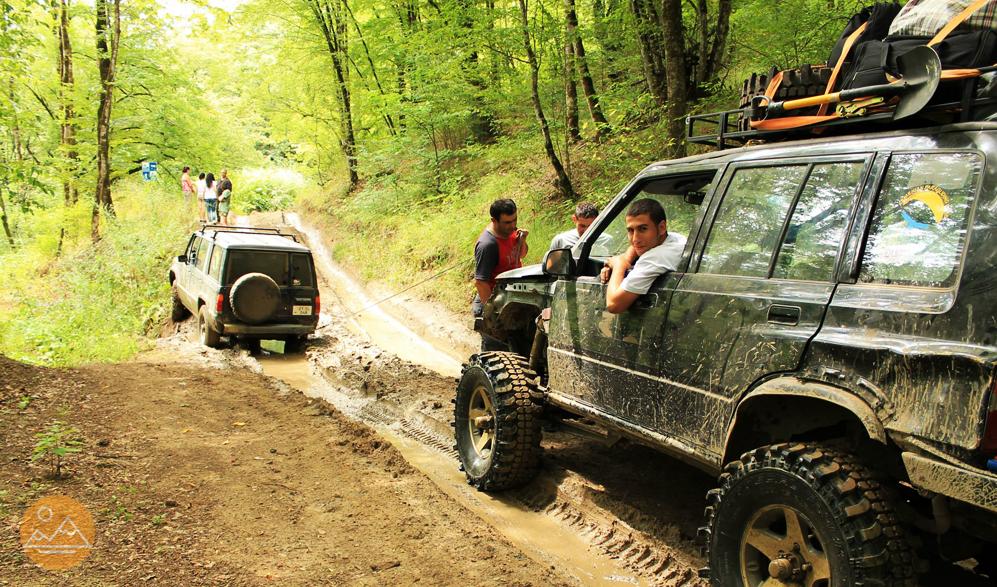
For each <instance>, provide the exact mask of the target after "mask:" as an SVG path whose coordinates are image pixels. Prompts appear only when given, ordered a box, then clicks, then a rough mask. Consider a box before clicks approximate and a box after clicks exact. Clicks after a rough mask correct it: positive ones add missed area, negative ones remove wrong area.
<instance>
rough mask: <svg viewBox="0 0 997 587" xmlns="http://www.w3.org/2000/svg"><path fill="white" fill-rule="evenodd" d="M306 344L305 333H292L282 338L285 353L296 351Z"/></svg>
mask: <svg viewBox="0 0 997 587" xmlns="http://www.w3.org/2000/svg"><path fill="white" fill-rule="evenodd" d="M306 344H308V335H307V334H293V335H289V336H287V337H285V338H284V352H285V353H297V352H300V351H301V350H302V349H304V348H305V345H306Z"/></svg>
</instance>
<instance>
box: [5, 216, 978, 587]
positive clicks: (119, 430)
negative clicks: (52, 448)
mask: <svg viewBox="0 0 997 587" xmlns="http://www.w3.org/2000/svg"><path fill="white" fill-rule="evenodd" d="M264 221H280V217H279V215H278V216H277V217H275V218H273V217H272V218H269V219H264ZM311 234H312V238H313V239H319V238H321V237H320V236H319V235H318V233H316V232H312V233H311ZM310 244H311V245H312V246H313V248H314V249H315V250H316V251H317V252H318V253H319V259H318V264H319V266H320V272H321V273H322V278H323V280H324V283H323V284H322V296H323V306H324V308H325V312H324V314H323V317H322V321H321V327H320V330H319V332H318V333H317V336H316V337H315V338H314V339H313V340H312V341H311V342H310V344H309V345H308V347H307V350H306V351H305V352H303V353H298V354H294V355H283V354H281V353H279V352H273V353H271V352H267V351H264V352H261V353H259V354H258V355H256V356H252V355H250V354H249V353H248V352H247V351H244V350H241V349H239V348H238V347H237V346H234V345H233V346H230V347H227V348H223V349H218V350H213V349H205V348H203V347H200V346H199V345H197V344H194V343H193V342H191V341H192V340H193V338H194V336H193V332H192V325H191V324H190V323H189V322H187V323H181V324H177V325H173V324H170V325H167V326H166V327H165V328H164V336H163V338H162V339H161V340H160V341H159V344H158V345H157V347H156V349H155V350H153V351H151V352H147V353H144V354H143V355H142V356H140V357H139V358H138V359H137V360H136V361H133V362H131V363H127V364H122V365H112V366H93V367H86V368H81V369H74V370H48V369H39V368H33V367H27V366H24V365H20V364H17V363H13V362H10V361H7V360H5V359H2V358H0V435H2V438H0V441H2V444H0V446H2V449H0V458H2V459H3V461H2V462H3V465H4V466H3V467H2V468H0V522H2V528H3V529H2V531H0V585H18V586H20V585H47V584H50V583H51V582H52V581H53V577H54V576H53V575H52V574H51V573H49V572H47V571H44V570H41V569H39V568H38V567H36V566H35V565H34V564H33V563H31V562H30V561H28V560H27V559H26V558H25V556H24V554H23V551H22V550H21V548H20V545H19V543H18V527H19V525H20V523H21V515H22V513H23V512H24V510H25V507H26V506H27V505H28V504H29V503H31V502H32V501H33V500H35V499H37V498H39V497H41V496H44V495H48V494H51V493H54V492H59V493H64V494H68V495H72V496H73V497H75V498H76V499H78V500H79V501H81V502H82V503H83V504H84V505H86V507H87V508H89V510H90V511H91V513H92V514H93V517H94V519H95V522H96V526H97V531H98V535H97V539H96V541H95V548H94V549H93V552H92V554H91V555H90V557H89V558H88V559H86V560H85V561H84V562H83V563H82V564H81V565H80V566H78V567H76V568H74V569H72V570H70V571H66V572H64V573H62V574H60V575H58V582H60V583H65V584H81V585H91V584H121V585H135V584H161V585H181V584H183V585H187V584H219V585H276V584H281V585H284V584H287V585H314V584H329V585H410V584H417V583H418V584H425V585H457V584H471V585H479V584H480V585H562V584H563V585H665V586H702V585H704V583H703V582H702V581H700V579H698V577H697V576H696V569H697V568H698V567H699V566H701V565H702V564H703V561H702V559H701V558H700V556H699V551H698V547H697V546H696V544H695V540H694V537H695V534H696V528H697V526H698V524H699V522H700V516H701V512H702V507H703V496H704V494H705V492H706V490H707V489H708V488H710V487H711V486H712V484H713V479H711V478H709V477H708V476H706V475H704V474H703V473H701V472H699V471H698V470H696V469H693V468H691V467H688V466H686V465H683V464H681V463H679V462H677V461H674V460H672V459H669V458H666V457H664V456H662V455H660V454H657V453H655V452H653V451H650V450H648V449H645V448H643V447H640V446H636V445H627V444H617V445H615V446H613V447H607V446H603V445H602V444H601V443H600V442H599V441H598V440H595V439H588V440H586V439H581V438H578V437H577V436H572V435H568V434H565V433H562V432H559V431H557V430H546V431H545V433H544V450H545V454H544V459H543V467H542V470H541V472H540V474H539V476H538V478H537V479H536V480H535V481H534V482H533V483H531V484H529V485H528V486H527V487H525V488H523V489H520V490H517V491H512V492H507V493H504V494H500V495H489V494H484V493H479V492H476V491H473V490H471V489H470V488H469V486H468V485H467V484H466V483H465V481H464V478H463V474H462V473H460V472H459V471H458V470H457V463H456V458H455V454H454V452H453V449H452V444H453V440H452V430H451V428H450V426H449V422H450V420H451V418H452V414H451V404H450V399H451V397H452V394H453V388H454V379H453V376H454V375H455V374H456V373H455V370H456V369H457V367H458V366H459V362H458V361H457V358H456V357H457V356H459V354H460V353H461V352H463V350H464V349H463V348H462V347H466V345H467V344H469V343H468V339H467V336H466V332H461V330H460V328H458V327H455V326H453V324H455V323H456V320H455V318H454V317H452V316H447V315H445V314H439V315H434V316H432V318H433V319H434V320H435V322H436V324H435V325H434V324H433V321H434V320H429V321H426V320H423V321H420V320H406V318H405V317H406V315H408V316H410V317H411V316H412V315H425V312H424V311H421V310H422V309H420V310H419V311H414V312H413V311H410V310H411V306H409V305H406V304H405V303H401V304H396V305H395V310H396V311H397V314H395V315H391V314H385V315H383V316H378V315H377V313H376V312H370V313H368V312H364V313H361V314H355V312H356V310H358V309H360V308H363V307H366V306H367V305H369V304H370V302H371V298H372V297H374V298H375V299H376V296H370V295H367V294H365V293H364V292H363V291H361V290H360V289H359V288H357V287H356V286H355V284H352V283H351V281H350V279H349V276H348V275H347V274H346V273H345V272H342V270H341V269H340V268H338V267H336V266H335V264H333V263H332V261H331V259H329V258H328V257H327V256H325V254H324V247H322V246H317V245H319V244H322V243H318V242H312V243H310ZM385 306H390V305H387V304H386V305H385ZM440 324H443V325H444V326H440ZM448 325H449V326H448ZM429 341H432V342H433V343H435V344H430V342H429ZM455 349H461V350H455ZM400 357H404V358H400ZM26 397H27V398H29V400H28V401H27V402H25V400H24V398H26ZM25 403H26V405H25ZM56 418H58V419H61V420H63V421H65V422H66V423H67V424H69V425H73V426H75V427H77V428H78V429H79V430H80V434H81V436H82V438H83V440H84V448H83V451H82V452H81V453H80V454H79V455H77V456H74V457H72V458H71V459H70V460H69V465H68V467H69V468H68V473H69V474H68V477H67V478H66V479H64V480H60V481H56V480H53V479H51V478H50V477H49V475H48V473H49V468H48V467H47V466H46V464H45V463H43V462H32V461H31V460H30V458H29V456H30V454H31V448H32V446H33V445H34V442H35V438H34V437H33V435H34V434H35V433H37V432H38V431H39V430H41V429H42V428H44V427H45V425H46V424H47V423H48V422H50V421H52V420H53V419H56ZM944 583H945V584H949V583H951V584H959V585H982V584H986V583H985V582H981V581H980V580H978V578H975V577H969V576H968V575H966V574H957V575H953V576H948V577H946V580H945V581H944ZM932 584H941V583H938V582H937V580H936V579H932V581H931V582H929V583H926V585H932Z"/></svg>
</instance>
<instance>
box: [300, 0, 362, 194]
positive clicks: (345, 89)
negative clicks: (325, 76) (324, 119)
mask: <svg viewBox="0 0 997 587" xmlns="http://www.w3.org/2000/svg"><path fill="white" fill-rule="evenodd" d="M339 2H342V4H343V5H344V6H345V3H346V2H345V0H331V1H330V0H308V7H309V8H310V9H311V10H312V14H313V15H314V16H315V20H316V22H317V23H318V25H319V28H320V29H321V30H322V36H323V38H324V39H325V44H326V48H327V49H328V51H329V57H330V58H331V59H332V69H333V72H334V74H335V76H336V90H337V94H338V97H339V117H340V121H339V122H340V131H341V132H340V146H341V147H342V149H343V155H344V156H345V157H346V165H347V167H348V168H349V189H350V191H353V189H355V188H356V187H357V185H358V184H359V183H360V176H359V174H358V172H357V147H356V136H355V134H354V132H353V109H352V106H351V105H350V85H349V79H348V75H349V74H348V72H347V70H346V67H345V64H344V60H345V59H346V53H347V51H348V49H349V37H348V36H347V31H346V16H345V15H344V14H343V12H344V11H345V8H341V7H339V6H334V4H338V3H339Z"/></svg>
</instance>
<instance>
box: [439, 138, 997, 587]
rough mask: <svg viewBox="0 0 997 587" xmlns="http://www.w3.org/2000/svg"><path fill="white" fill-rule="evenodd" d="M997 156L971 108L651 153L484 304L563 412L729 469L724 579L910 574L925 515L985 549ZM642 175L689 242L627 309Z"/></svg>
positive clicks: (993, 487)
mask: <svg viewBox="0 0 997 587" xmlns="http://www.w3.org/2000/svg"><path fill="white" fill-rule="evenodd" d="M994 163H997V124H994V123H962V124H956V125H949V126H944V127H935V128H930V129H921V130H915V131H895V132H889V133H880V134H871V135H863V136H859V137H856V136H851V137H835V138H827V139H814V140H808V141H799V142H789V143H780V144H776V145H766V146H759V147H751V148H745V149H735V150H729V151H723V152H718V153H710V154H706V155H700V156H696V157H690V158H686V159H682V160H678V161H673V162H665V163H657V164H653V165H650V166H649V167H647V168H646V169H645V170H643V171H642V172H641V173H640V174H638V176H637V177H636V178H635V179H634V180H633V181H631V182H630V184H628V185H627V186H626V188H625V189H624V190H623V191H622V192H621V193H620V194H619V196H617V198H616V199H615V200H614V201H613V202H612V203H611V204H610V205H609V206H607V207H606V209H605V210H604V212H603V213H602V215H601V216H600V217H599V218H598V219H597V220H596V221H595V222H594V223H593V225H592V227H591V228H590V229H589V230H588V232H586V234H585V236H584V237H583V238H582V239H581V241H580V242H579V243H578V244H577V245H576V246H575V247H574V248H573V249H572V250H570V251H568V250H562V251H553V252H551V253H549V254H548V256H547V257H546V258H545V260H544V263H543V264H542V265H540V266H535V267H527V268H523V269H521V270H517V271H515V272H509V273H506V274H503V275H501V276H499V281H498V287H497V288H496V291H495V293H494V295H493V297H492V298H491V300H489V301H488V303H487V304H486V307H485V312H484V315H483V317H482V319H481V320H480V322H479V323H478V324H477V325H476V327H477V329H479V330H481V331H484V332H486V333H489V334H490V335H492V336H494V337H496V338H498V339H500V340H504V341H506V342H507V343H508V345H509V350H510V351H512V352H514V353H517V354H519V355H522V356H523V357H528V358H529V367H530V368H531V369H532V371H531V372H530V373H529V376H530V377H536V381H537V382H538V383H539V384H541V385H540V386H539V387H538V389H539V390H541V391H542V393H543V394H544V402H545V408H544V414H545V418H547V419H548V420H551V421H553V422H556V423H559V424H562V425H564V426H566V427H569V428H580V429H591V427H592V426H593V425H598V426H601V427H603V428H604V429H606V430H608V431H609V432H610V434H615V435H619V436H625V437H628V438H631V439H633V440H636V441H638V442H641V443H643V444H647V445H649V446H652V447H655V448H658V449H660V450H663V451H665V452H667V453H669V454H672V455H674V456H676V457H678V458H680V459H683V460H685V461H688V462H690V463H692V464H695V465H696V466H698V467H700V468H703V469H705V470H707V471H710V472H712V473H715V474H718V475H719V484H718V488H717V489H715V490H713V491H711V492H710V495H709V497H708V501H707V508H706V525H705V526H704V528H703V529H702V539H703V541H704V547H705V548H706V550H707V551H708V555H709V561H710V567H709V569H707V570H705V571H704V574H705V575H707V576H709V577H710V578H711V580H712V581H714V582H715V583H716V584H721V585H734V584H738V585H740V584H744V583H751V582H752V581H755V579H758V580H759V581H765V580H767V579H775V580H778V581H784V582H786V581H788V582H804V583H805V584H821V582H822V581H825V580H826V581H828V584H831V585H837V584H855V583H860V582H862V581H867V580H868V581H872V582H880V583H881V584H885V585H908V584H913V582H914V580H915V579H914V576H915V569H916V567H917V565H916V564H915V560H916V559H917V558H918V557H919V556H920V555H924V554H930V553H920V552H915V549H914V548H913V546H912V543H914V542H916V541H911V540H910V537H911V535H912V534H914V533H927V534H931V535H932V536H931V537H930V539H929V540H923V541H920V542H921V543H923V544H931V545H936V546H933V548H937V549H941V550H942V554H943V556H945V557H946V558H949V559H959V558H969V557H976V558H977V560H978V561H979V562H981V563H984V564H988V563H990V562H991V561H990V560H989V558H992V557H990V556H989V552H991V551H992V550H993V548H992V546H985V544H986V543H988V542H989V543H993V542H995V541H997V516H995V514H997V497H995V496H997V475H995V474H994V473H992V472H990V471H988V470H987V460H988V459H989V458H992V457H994V456H995V455H997V398H995V397H994V394H995V389H994V387H995V385H997V382H995V369H997V318H995V315H994V309H995V307H997V288H995V285H997V271H995V270H997V236H995V231H994V226H995V223H997V172H995V168H997V167H995V165H994ZM645 197H650V198H654V199H657V200H658V201H660V202H661V203H662V205H663V206H664V208H665V210H666V212H667V214H668V230H669V231H676V232H678V233H680V234H682V235H683V236H685V237H686V238H687V245H686V247H685V250H684V253H683V256H682V261H681V263H680V264H679V267H678V270H677V271H674V272H671V273H668V274H666V275H664V276H662V277H660V278H658V280H657V281H656V282H655V283H654V285H653V286H652V288H651V290H650V291H649V292H648V293H647V294H646V295H643V296H641V297H640V298H639V299H638V301H637V303H635V305H634V306H633V307H632V308H631V309H630V310H628V311H626V312H624V313H621V314H612V313H610V312H608V311H607V310H606V301H605V300H606V286H605V285H603V284H602V283H601V282H600V280H599V277H598V276H599V269H600V268H601V267H602V265H603V264H604V263H605V262H606V260H607V259H608V258H609V257H610V256H612V255H616V254H619V253H621V252H622V251H623V250H625V248H626V246H627V244H628V242H627V235H626V231H625V225H624V216H625V215H624V212H625V210H626V208H627V206H629V204H630V203H631V202H632V201H634V200H635V199H638V198H645ZM471 371H473V367H472V368H471ZM475 375H476V376H477V377H476V378H475V381H478V382H479V384H481V382H482V381H485V380H486V379H487V377H484V378H482V377H481V376H480V375H481V374H478V373H476V374H475ZM491 377H492V378H493V379H496V380H495V381H494V384H495V386H496V388H497V387H498V385H499V384H500V383H502V381H504V380H505V379H504V378H506V377H508V376H507V375H505V374H503V373H493V374H492V375H491ZM466 379H467V375H466V374H465V380H466ZM465 380H462V382H461V383H460V384H458V388H459V389H460V386H461V385H463V384H464V381H465ZM456 417H457V419H458V420H460V419H461V418H462V417H463V418H464V420H466V419H467V415H466V414H465V415H461V414H456ZM480 422H481V423H482V425H483V426H484V427H485V428H487V427H493V428H489V429H488V430H493V431H494V429H497V428H501V427H502V426H514V423H512V422H503V421H501V420H495V419H489V418H487V417H483V418H482V419H481V420H480ZM501 432H502V434H503V435H504V436H503V437H504V438H511V437H514V434H512V436H510V431H509V430H508V429H506V430H502V431H501ZM484 433H487V430H486V431H485V432H483V434H484ZM496 450H502V447H501V446H498V447H496ZM871 507H874V508H877V511H879V512H881V514H882V515H881V516H880V517H879V518H878V519H876V520H871V519H868V520H867V519H863V518H861V515H860V513H859V512H861V511H866V508H871ZM863 524H864V526H863ZM884 532H886V533H887V534H888V535H889V536H888V537H887V538H882V534H883V533H884ZM980 540H983V541H985V542H980ZM804 543H805V544H804ZM863 559H864V560H866V561H867V562H868V561H873V560H874V561H876V562H874V563H868V564H864V565H862V564H859V563H858V562H856V561H859V560H863ZM752 584H754V583H752Z"/></svg>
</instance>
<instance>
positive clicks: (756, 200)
mask: <svg viewBox="0 0 997 587" xmlns="http://www.w3.org/2000/svg"><path fill="white" fill-rule="evenodd" d="M808 167H809V166H808V165H782V166H778V167H756V168H747V169H738V170H737V171H736V172H735V173H734V177H733V178H732V179H731V181H730V185H729V186H728V187H727V193H726V194H725V195H724V199H723V203H722V204H721V205H720V211H719V212H717V218H716V220H715V221H714V223H713V229H712V230H711V231H710V239H709V241H708V242H707V243H706V249H705V250H704V251H703V260H702V261H701V262H700V264H699V272H700V273H717V274H721V275H745V276H750V277H768V273H769V265H770V264H771V261H772V253H773V252H774V251H775V249H776V247H777V246H778V244H779V240H780V237H781V235H782V226H783V224H784V223H785V219H786V216H787V214H788V213H789V207H790V205H791V204H792V203H793V200H794V199H795V198H796V194H797V192H799V190H800V184H802V183H803V178H804V177H805V175H806V172H807V169H808Z"/></svg>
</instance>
